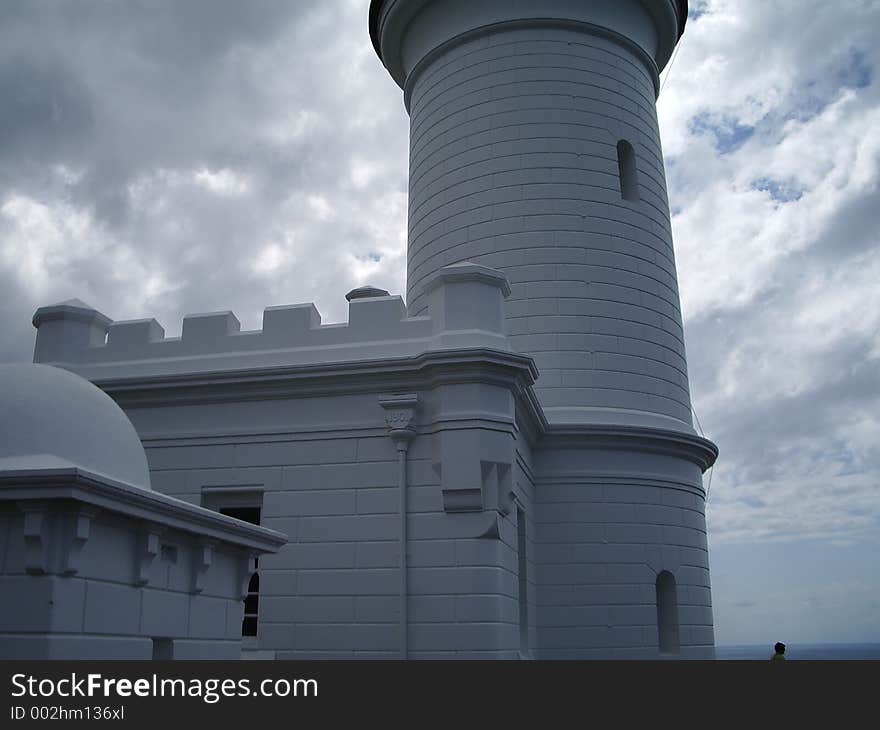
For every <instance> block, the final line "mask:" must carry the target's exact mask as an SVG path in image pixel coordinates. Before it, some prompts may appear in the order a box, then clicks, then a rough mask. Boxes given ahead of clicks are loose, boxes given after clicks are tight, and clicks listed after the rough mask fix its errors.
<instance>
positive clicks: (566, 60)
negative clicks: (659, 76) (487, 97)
mask: <svg viewBox="0 0 880 730" xmlns="http://www.w3.org/2000/svg"><path fill="white" fill-rule="evenodd" d="M545 70H546V71H548V72H555V73H554V75H553V78H560V77H563V76H564V75H565V74H570V75H571V76H573V77H574V79H575V81H578V82H580V83H583V82H582V81H580V79H582V78H583V77H584V76H588V77H589V79H590V80H591V81H593V80H599V81H601V82H605V80H606V79H607V80H608V83H607V85H602V84H590V85H594V86H598V87H599V88H602V89H605V90H607V91H612V92H615V93H621V95H622V96H624V97H626V98H627V99H631V100H632V101H633V102H634V103H636V104H637V105H638V106H639V107H641V108H643V109H644V110H645V111H646V112H648V113H649V114H650V113H652V110H654V109H656V99H655V98H654V93H653V91H654V89H653V85H652V84H651V83H650V82H648V83H642V81H641V79H638V78H636V77H635V76H633V75H632V74H630V73H629V72H628V71H627V70H626V69H622V68H620V67H619V66H617V65H615V64H612V63H608V62H607V61H602V60H599V59H594V58H589V57H587V56H584V55H581V54H577V53H559V52H557V53H521V52H517V53H509V54H497V55H495V56H493V57H491V58H487V59H484V60H482V61H478V62H475V63H470V64H468V65H465V66H462V67H461V68H459V69H456V70H455V71H453V72H451V73H449V74H447V75H446V76H443V77H440V78H437V79H435V80H433V81H432V80H431V79H428V78H426V77H425V76H424V75H423V76H422V78H420V79H419V80H418V82H417V83H416V86H415V88H414V90H413V94H412V96H411V97H410V110H411V111H412V110H416V109H419V108H424V107H425V106H427V105H428V104H430V103H431V102H432V101H435V100H436V99H437V98H438V97H439V96H440V95H442V94H444V93H446V92H448V91H450V90H452V89H454V88H456V86H463V87H469V86H470V85H471V82H473V81H476V80H477V79H486V80H487V81H488V79H487V77H489V76H494V75H497V74H504V73H514V74H518V73H520V72H528V71H538V72H544V71H545ZM522 80H541V79H522ZM488 85H491V82H490V83H484V84H483V86H484V87H485V86H488ZM621 90H622V92H621ZM627 92H631V93H627ZM643 102H644V103H643Z"/></svg>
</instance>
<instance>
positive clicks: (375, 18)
mask: <svg viewBox="0 0 880 730" xmlns="http://www.w3.org/2000/svg"><path fill="white" fill-rule="evenodd" d="M654 1H655V2H658V1H660V0H654ZM386 2H388V0H371V1H370V39H371V40H372V41H373V48H375V49H376V54H377V55H378V56H379V58H382V49H381V45H380V43H379V13H380V12H381V11H382V6H383V5H384V4H385V3H386ZM668 2H671V3H672V4H673V5H675V9H676V13H677V15H678V37H679V38H681V35H682V33H684V26H685V24H686V23H687V17H688V0H668Z"/></svg>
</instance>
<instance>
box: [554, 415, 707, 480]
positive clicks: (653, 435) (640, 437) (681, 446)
mask: <svg viewBox="0 0 880 730" xmlns="http://www.w3.org/2000/svg"><path fill="white" fill-rule="evenodd" d="M541 446H542V447H551V448H556V449H558V448H573V449H606V450H607V449H611V450H614V449H620V450H623V451H641V452H647V453H652V454H665V455H669V456H678V457H680V458H683V459H686V460H687V461H690V462H692V463H693V464H696V465H697V466H698V467H700V470H701V471H706V470H707V469H708V468H709V467H711V466H712V465H713V464H714V463H715V460H716V459H717V458H718V447H717V446H716V445H715V444H713V443H712V442H711V441H709V439H705V438H702V437H701V436H697V435H695V434H689V433H685V432H683V431H672V430H665V429H660V428H650V427H646V426H607V425H601V424H595V425H594V424H588V425H568V424H566V425H550V426H548V427H547V429H546V431H545V433H544V436H543V438H542V441H541Z"/></svg>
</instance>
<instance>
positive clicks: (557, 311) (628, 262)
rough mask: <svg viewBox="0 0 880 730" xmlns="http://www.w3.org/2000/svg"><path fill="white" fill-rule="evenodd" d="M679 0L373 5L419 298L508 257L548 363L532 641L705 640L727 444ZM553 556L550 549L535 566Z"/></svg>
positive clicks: (410, 276) (662, 647)
mask: <svg viewBox="0 0 880 730" xmlns="http://www.w3.org/2000/svg"><path fill="white" fill-rule="evenodd" d="M687 10H688V9H687V1H686V0H480V2H474V1H473V0H373V2H372V5H371V8H370V33H371V36H372V39H373V44H374V46H375V48H376V51H377V53H378V54H379V56H380V58H381V59H382V62H383V63H384V64H385V67H386V68H387V69H388V71H389V73H390V74H391V76H392V77H393V79H394V80H395V81H396V82H397V84H398V85H399V86H400V87H401V88H402V89H403V91H404V99H405V103H406V107H407V109H408V111H409V113H410V118H411V126H410V183H409V250H408V268H407V294H408V306H409V309H410V311H411V312H412V313H413V314H419V313H420V312H422V311H424V310H425V309H426V307H427V292H426V289H425V284H426V282H428V281H429V280H430V279H431V277H432V275H434V274H435V272H437V271H438V270H439V269H440V268H442V267H443V266H446V265H449V264H454V263H457V262H461V261H472V262H475V263H479V264H484V265H486V266H490V267H492V268H495V269H498V270H500V271H502V272H504V274H505V275H506V276H507V278H508V279H509V281H510V284H511V296H510V298H509V299H508V300H507V302H506V307H507V309H506V323H507V329H508V334H509V335H510V337H511V340H512V342H513V345H514V346H515V347H516V348H517V349H518V350H520V351H521V352H523V353H527V354H529V355H531V356H532V357H534V359H535V362H536V364H537V366H538V370H539V372H540V377H539V379H538V382H537V385H536V391H537V395H538V399H539V401H540V404H541V406H542V407H543V410H544V415H545V417H546V419H547V423H548V428H547V432H546V434H545V437H544V438H543V440H542V441H541V443H540V444H539V445H538V447H537V448H536V450H535V457H534V458H535V463H534V467H535V468H534V473H535V475H536V481H535V484H534V494H535V504H536V506H535V510H534V511H535V520H536V528H535V530H536V534H535V535H534V539H535V541H536V543H541V542H542V541H543V542H545V543H546V544H547V546H548V547H547V548H546V550H544V553H543V555H546V556H548V557H547V563H546V564H547V566H548V567H547V570H546V573H545V575H544V577H543V578H541V579H540V580H539V586H538V591H541V590H542V587H541V586H542V585H543V586H547V596H545V597H544V598H542V599H541V601H542V605H543V606H544V608H543V609H542V610H540V611H539V612H538V614H539V621H538V631H537V633H538V637H539V638H538V640H539V644H541V646H540V647H539V655H541V656H572V657H576V656H593V655H595V654H591V653H590V652H591V651H593V650H595V651H600V652H602V651H604V654H601V653H600V655H608V654H612V655H615V656H653V655H656V654H657V653H658V652H659V653H660V654H673V655H687V656H698V657H705V656H710V655H711V654H712V645H713V635H712V615H711V601H710V596H709V580H708V556H707V547H706V535H705V509H704V507H705V505H704V502H705V495H704V492H703V487H702V472H703V471H705V469H706V468H708V466H709V465H711V464H712V463H713V462H714V460H715V457H716V456H717V449H716V448H715V446H714V445H713V444H711V442H709V441H706V440H705V439H702V438H700V437H698V436H697V435H696V434H695V432H694V430H693V425H692V420H691V404H690V395H689V391H688V380H687V365H686V359H685V347H684V335H683V331H682V318H681V309H680V303H679V294H678V284H677V279H676V270H675V258H674V252H673V245H672V234H671V228H670V215H669V203H668V199H667V193H666V180H665V172H664V165H663V155H662V150H661V145H660V137H659V130H658V123H657V113H656V96H657V93H658V89H659V73H660V71H661V70H662V69H663V68H664V66H665V65H666V64H667V63H668V61H669V59H670V57H671V55H672V51H673V49H674V48H675V45H676V44H677V42H678V40H679V38H680V37H681V34H682V32H683V30H684V26H685V22H686V19H687ZM561 535H569V536H570V538H562V537H560V536H561ZM566 540H568V542H566ZM541 558H542V553H541V548H540V547H539V548H538V556H537V560H536V565H537V568H536V569H537V570H538V571H539V572H540V571H541V570H542V568H541ZM597 566H602V567H601V568H599V567H597ZM623 586H625V587H626V588H628V589H629V588H631V589H632V590H630V591H629V592H626V591H624V590H622V588H621V587H623ZM550 596H553V598H552V599H551V598H550ZM557 597H558V602H556V603H554V601H557ZM618 628H619V631H618ZM593 629H595V631H594V630H593Z"/></svg>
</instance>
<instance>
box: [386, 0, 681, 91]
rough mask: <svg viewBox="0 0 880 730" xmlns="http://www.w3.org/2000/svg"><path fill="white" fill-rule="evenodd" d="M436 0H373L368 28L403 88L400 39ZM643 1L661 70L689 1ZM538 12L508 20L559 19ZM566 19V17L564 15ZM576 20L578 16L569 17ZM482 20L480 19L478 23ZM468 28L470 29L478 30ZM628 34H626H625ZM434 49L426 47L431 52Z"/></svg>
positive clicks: (541, 9)
mask: <svg viewBox="0 0 880 730" xmlns="http://www.w3.org/2000/svg"><path fill="white" fill-rule="evenodd" d="M434 1H435V0H372V1H371V3H370V10H369V31H370V39H371V40H372V43H373V48H374V49H375V51H376V53H377V55H378V56H379V58H380V60H381V61H382V63H383V64H384V65H385V67H386V68H387V69H388V71H389V73H390V74H391V76H392V78H394V80H395V81H396V82H397V83H398V84H399V85H400V86H401V87H403V86H404V84H405V81H406V78H405V77H406V74H405V73H404V70H403V68H402V65H401V63H400V57H399V56H400V47H399V46H400V39H401V37H402V35H403V34H404V33H406V32H408V30H409V28H410V24H411V21H412V19H413V18H415V16H416V15H418V14H419V13H420V12H422V11H424V10H425V9H426V8H427V7H428V6H429V5H431V3H432V2H434ZM633 1H634V2H636V3H638V4H640V5H641V6H642V7H643V8H644V9H645V10H646V11H647V12H648V14H649V15H650V16H651V17H652V18H653V20H654V24H655V27H656V34H657V37H656V47H655V48H653V49H651V51H650V52H649V54H648V55H650V56H651V57H652V59H653V61H654V63H655V64H656V67H657V70H658V71H662V70H663V68H664V67H665V66H666V64H667V63H668V61H669V59H670V57H671V55H672V51H673V49H674V48H675V46H676V44H677V43H678V41H679V39H680V38H681V36H682V34H683V33H684V28H685V25H686V23H687V16H688V2H687V0H633ZM535 5H536V11H535V12H534V13H533V14H530V13H525V12H523V10H522V5H520V6H519V7H518V8H517V9H516V10H515V11H513V12H511V17H510V18H508V19H509V20H520V21H522V20H535V21H538V20H542V19H544V20H548V19H560V18H558V17H557V16H556V15H555V14H554V13H553V12H552V10H551V11H549V12H548V10H547V9H546V5H545V4H544V3H535ZM576 5H581V6H583V7H582V8H581V11H582V13H578V14H583V15H584V16H589V15H590V12H589V11H590V8H588V7H586V6H587V5H589V3H585V2H582V3H576ZM392 18H396V20H395V22H394V23H392V24H391V27H393V28H394V31H393V32H392V33H391V34H389V33H388V28H389V24H388V21H389V20H390V19H392ZM563 19H566V18H563ZM567 19H569V20H575V18H567ZM596 25H597V26H598V27H603V26H604V25H605V24H604V23H603V22H601V21H600V22H598V23H596ZM479 26H480V22H479V21H478V22H477V26H476V27H479ZM476 27H474V28H468V29H467V30H469V31H474V30H475V29H476ZM605 29H606V30H607V31H610V32H611V33H612V34H613V33H615V31H616V29H615V28H613V27H606V28H605ZM622 35H625V34H622ZM389 41H391V43H392V44H394V45H396V46H397V48H396V49H395V51H393V52H389V48H388V43H389ZM430 50H433V49H425V51H426V52H427V51H430Z"/></svg>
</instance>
